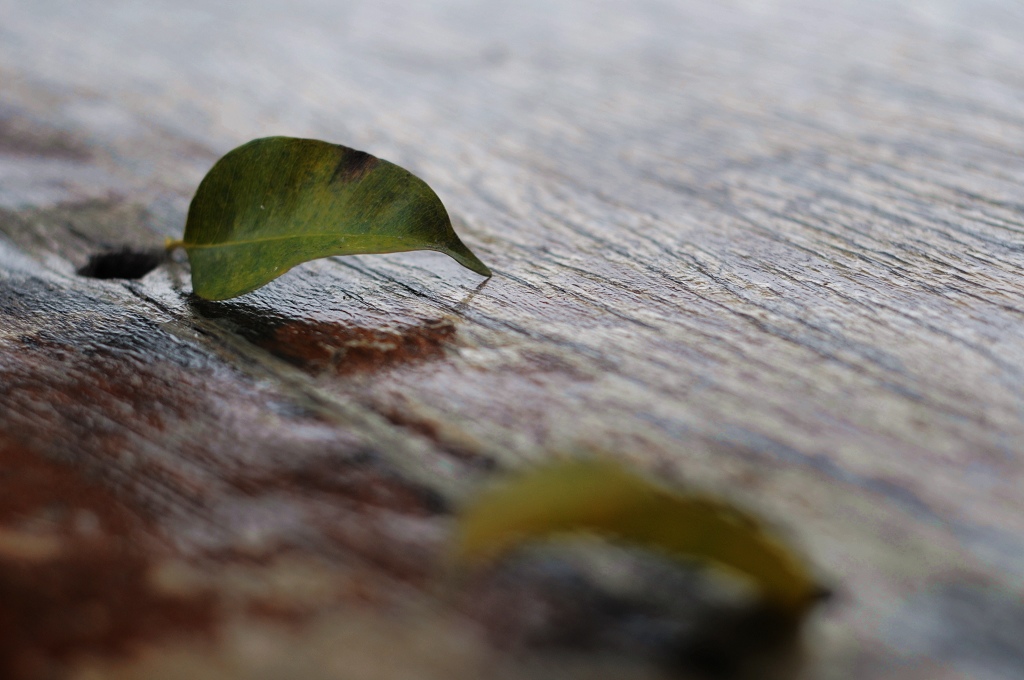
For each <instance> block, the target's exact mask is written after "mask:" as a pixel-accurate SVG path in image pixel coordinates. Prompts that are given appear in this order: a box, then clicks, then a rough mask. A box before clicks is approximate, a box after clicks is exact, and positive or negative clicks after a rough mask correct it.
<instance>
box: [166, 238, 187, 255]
mask: <svg viewBox="0 0 1024 680" xmlns="http://www.w3.org/2000/svg"><path fill="white" fill-rule="evenodd" d="M184 247H185V242H184V241H182V240H181V239H172V238H171V237H169V236H168V237H167V238H165V239H164V248H165V249H166V250H167V252H170V251H172V250H174V249H175V248H184Z"/></svg>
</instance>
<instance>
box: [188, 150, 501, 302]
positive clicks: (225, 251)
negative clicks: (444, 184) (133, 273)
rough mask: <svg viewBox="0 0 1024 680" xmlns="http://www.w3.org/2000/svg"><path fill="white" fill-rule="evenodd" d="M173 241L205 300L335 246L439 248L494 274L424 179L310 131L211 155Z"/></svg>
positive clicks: (250, 285) (246, 287)
mask: <svg viewBox="0 0 1024 680" xmlns="http://www.w3.org/2000/svg"><path fill="white" fill-rule="evenodd" d="M173 245H177V246H181V247H183V248H185V250H186V251H187V252H188V257H189V260H190V262H191V263H192V287H193V290H194V291H195V293H196V295H199V296H200V297H203V298H206V299H208V300H224V299H227V298H231V297H235V296H238V295H242V294H244V293H248V292H250V291H252V290H255V289H256V288H259V287H260V286H262V285H264V284H266V283H268V282H270V281H272V280H274V279H275V278H277V277H278V276H280V275H281V274H283V273H285V272H286V271H288V270H289V269H291V268H292V267H294V266H295V265H297V264H301V263H302V262H306V261H308V260H313V259H316V258H320V257H328V256H331V255H355V254H367V253H396V252H402V251H408V250H436V251H438V252H442V253H445V254H446V255H449V256H451V257H452V258H454V259H455V260H456V261H457V262H458V263H459V264H461V265H463V266H465V267H468V268H469V269H472V270H473V271H475V272H477V273H478V274H482V275H483V276H490V275H491V272H490V269H488V268H487V266H486V265H485V264H484V263H483V262H481V261H480V260H479V259H477V257H476V256H475V255H474V254H473V253H472V252H470V250H469V248H467V247H466V246H465V245H464V244H463V243H462V241H460V240H459V237H458V236H457V235H456V234H455V231H454V230H453V229H452V225H451V220H449V218H448V213H447V212H446V211H445V209H444V206H443V205H442V204H441V200H440V199H439V198H438V197H437V194H435V193H434V192H433V191H432V190H431V189H430V187H428V186H427V185H426V183H425V182H423V180H421V179H419V178H418V177H416V176H415V175H413V174H411V173H410V172H408V171H407V170H404V169H402V168H400V167H398V166H397V165H394V164H393V163H389V162H387V161H385V160H381V159H379V158H376V157H375V156H371V155H370V154H368V153H364V152H362V151H356V150H355V149H350V148H348V147H345V146H340V145H337V144H329V143H327V142H321V141H317V140H313V139H295V138H291V137H267V138H264V139H257V140H254V141H251V142H249V143H248V144H244V145H242V146H240V147H238V148H237V149H235V150H233V151H231V152H229V153H228V154H227V155H226V156H224V157H223V158H221V159H220V160H219V161H217V163H216V164H215V165H214V166H213V168H212V169H211V170H210V172H209V173H207V175H206V177H205V178H203V181H202V182H201V183H200V185H199V189H198V190H197V191H196V195H195V197H194V198H193V199H192V204H191V206H190V207H189V211H188V221H187V223H186V225H185V236H184V239H183V240H182V241H179V242H176V243H174V244H173Z"/></svg>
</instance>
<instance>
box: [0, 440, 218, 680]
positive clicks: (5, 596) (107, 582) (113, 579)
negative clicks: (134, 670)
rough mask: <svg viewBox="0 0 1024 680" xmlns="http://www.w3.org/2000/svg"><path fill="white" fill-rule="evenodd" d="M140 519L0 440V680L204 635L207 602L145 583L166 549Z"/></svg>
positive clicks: (68, 473) (118, 501)
mask: <svg viewBox="0 0 1024 680" xmlns="http://www.w3.org/2000/svg"><path fill="white" fill-rule="evenodd" d="M142 514H143V513H141V512H140V511H139V509H138V508H135V507H132V506H131V504H130V503H129V502H128V501H127V500H126V499H124V498H119V497H117V496H116V495H115V494H114V493H112V492H111V491H109V490H108V489H106V488H104V487H103V486H102V485H100V484H99V483H97V480H95V479H89V478H88V476H86V475H83V474H82V472H81V471H80V470H76V469H75V468H74V467H71V466H69V465H67V464H62V463H56V462H53V461H49V460H46V459H45V458H43V457H41V456H40V455H38V454H35V453H31V452H29V451H28V450H26V449H25V448H23V447H21V446H20V445H19V444H17V443H16V442H12V441H9V440H0V677H3V678H6V679H9V680H30V679H34V678H41V677H52V675H53V674H54V673H55V672H59V671H60V668H61V664H62V663H66V662H68V661H69V660H70V659H72V658H74V657H76V656H79V655H83V654H87V653H88V654H104V655H109V654H115V653H117V654H124V653H127V652H130V651H131V650H132V649H133V648H135V647H136V646H138V645H139V644H141V643H143V642H145V641H147V640H152V639H155V638H159V637H162V636H166V635H173V634H176V633H177V634H182V633H187V634H189V635H197V634H202V633H203V632H204V631H210V630H211V629H212V626H213V623H214V620H215V618H216V613H215V608H214V601H213V597H212V596H211V595H210V594H195V595H191V596H187V597H179V596H174V595H169V594H167V593H163V592H160V591H159V589H158V588H156V587H155V586H154V584H153V583H152V582H151V579H150V575H151V572H150V568H151V566H152V564H153V562H154V559H155V558H156V556H157V555H160V554H166V552H167V549H166V546H165V545H164V544H163V541H162V539H161V537H160V536H159V534H158V533H156V532H155V531H154V529H153V527H152V526H150V525H149V524H148V523H147V522H145V521H144V520H143V519H141V516H142Z"/></svg>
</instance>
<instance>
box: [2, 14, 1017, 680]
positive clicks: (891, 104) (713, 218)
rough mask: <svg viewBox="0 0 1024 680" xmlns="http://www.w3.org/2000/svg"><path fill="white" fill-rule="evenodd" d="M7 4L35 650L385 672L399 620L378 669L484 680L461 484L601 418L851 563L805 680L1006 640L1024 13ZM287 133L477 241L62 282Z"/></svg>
mask: <svg viewBox="0 0 1024 680" xmlns="http://www.w3.org/2000/svg"><path fill="white" fill-rule="evenodd" d="M0 16H2V17H3V21H2V22H0V24H2V25H0V88H2V92H3V99H2V102H0V207H2V210H3V212H2V213H0V409H2V411H0V460H2V461H3V466H4V472H3V473H2V474H0V485H2V487H0V488H2V491H0V495H2V496H3V498H5V499H7V500H0V595H2V596H3V602H2V603H0V635H3V636H4V638H5V640H6V642H0V653H2V654H3V655H4V656H5V659H7V661H6V663H7V668H6V670H8V672H10V673H14V674H21V675H20V676H18V675H16V677H43V676H44V675H45V673H49V672H55V671H54V669H55V668H57V669H58V670H60V669H63V670H62V671H61V672H67V673H69V674H71V676H75V675H76V674H77V677H156V676H155V675H154V674H155V673H156V672H158V671H160V669H167V668H171V667H175V666H174V664H180V666H178V667H188V668H192V669H193V670H194V672H195V674H194V675H193V676H190V677H207V676H204V675H202V674H203V673H207V674H208V675H210V674H213V673H214V670H212V668H213V667H214V666H211V665H210V664H215V663H220V664H221V669H222V671H223V672H224V673H228V674H231V673H233V674H234V675H235V676H237V677H264V676H260V675H258V671H257V670H256V666H255V665H252V663H251V662H250V661H248V660H246V656H247V654H248V652H247V651H246V650H247V649H249V647H246V645H253V644H256V645H257V646H259V645H260V644H262V645H263V646H264V647H265V648H266V650H267V651H266V658H267V659H270V660H271V661H268V663H277V664H281V667H280V668H281V670H280V673H282V674H284V675H293V676H294V674H295V673H300V674H301V673H302V672H307V675H306V676H305V677H357V676H358V677H390V676H388V675H386V673H387V672H388V671H387V670H380V671H379V673H380V675H379V676H374V675H372V674H371V671H369V670H367V671H365V672H362V673H356V674H351V675H347V676H345V675H344V674H341V675H338V673H340V671H337V669H335V670H332V666H331V664H332V663H333V664H343V663H344V664H352V665H351V666H350V668H358V667H359V666H358V664H359V663H367V664H370V665H371V666H372V665H373V663H375V662H380V658H381V656H388V655H389V654H391V650H392V649H393V648H394V644H393V643H391V642H385V643H383V644H382V642H381V640H382V639H384V638H386V637H387V636H390V635H400V636H404V637H402V639H403V640H406V641H407V645H406V646H407V647H415V646H416V645H420V647H419V649H420V650H421V651H420V653H412V652H410V654H409V655H408V656H402V658H401V659H400V660H396V659H398V656H401V655H394V657H395V658H394V659H390V660H389V662H392V661H393V663H395V664H398V666H395V667H394V668H391V667H390V666H388V668H391V671H390V672H393V673H399V672H400V668H399V666H400V665H401V664H403V663H407V664H409V668H414V669H417V671H418V672H419V673H420V677H449V678H450V677H478V676H479V673H480V669H481V668H489V669H491V671H493V664H494V663H496V662H494V659H493V656H492V651H489V650H490V648H489V647H488V646H487V645H486V644H484V643H482V642H479V641H478V640H476V638H474V637H473V635H471V634H469V633H466V632H465V631H464V630H463V628H462V626H464V625H465V624H464V622H460V621H459V620H458V619H457V618H456V619H452V620H451V621H449V619H448V618H444V617H442V616H441V615H440V614H438V613H437V611H436V609H435V608H434V607H436V604H432V603H434V602H435V600H434V598H433V595H431V594H430V590H429V588H428V587H427V584H428V583H431V578H432V576H431V572H430V568H429V565H431V564H432V560H433V559H434V557H435V556H436V555H437V551H438V549H439V546H440V545H442V544H443V542H444V536H445V532H446V526H447V521H448V520H447V519H445V518H444V517H445V515H444V513H443V512H442V510H443V509H444V508H445V507H446V505H447V504H448V503H450V502H451V501H453V500H455V499H457V498H459V497H460V496H461V495H462V494H464V493H466V492H467V490H468V489H470V488H472V486H473V484H475V483H476V482H477V481H478V480H479V479H480V478H482V477H483V476H484V475H485V474H486V472H487V471H488V470H489V469H490V468H491V467H493V466H494V465H498V466H502V467H512V466H517V465H521V464H523V463H526V462H529V461H540V460H544V459H546V458H549V457H552V456H557V455H565V454H570V453H573V452H577V451H591V450H600V451H606V452H610V453H612V454H614V455H616V456H619V457H622V458H624V459H628V460H630V461H633V462H635V463H636V464H638V465H640V466H643V467H645V468H647V469H650V470H655V471H658V472H659V473H660V474H663V475H665V476H668V477H671V478H674V479H678V480H682V481H684V482H686V483H688V484H691V485H693V486H695V487H699V488H702V489H710V490H717V491H719V492H722V493H725V494H727V495H729V496H731V497H734V498H736V499H737V500H738V501H740V502H742V503H744V504H746V505H748V506H750V507H753V508H755V509H757V510H758V511H760V512H762V513H763V514H765V515H766V516H767V517H769V518H771V519H773V520H774V521H775V522H777V523H778V524H779V525H781V526H782V527H784V528H785V529H786V530H787V531H788V532H789V533H790V535H792V536H793V537H794V539H795V541H796V542H797V543H798V544H799V545H800V546H802V548H803V549H804V551H805V552H807V554H808V555H809V556H810V557H811V559H812V561H813V563H814V564H815V565H816V566H817V568H818V569H819V570H820V573H821V574H822V575H823V577H824V578H826V580H828V581H829V582H831V583H833V584H835V585H836V586H837V588H838V589H839V591H840V597H839V599H838V602H837V603H835V604H834V605H833V606H830V607H829V608H828V609H827V610H826V611H824V612H822V614H821V615H820V616H819V617H818V618H817V619H816V620H814V621H813V622H812V625H811V627H810V629H809V630H808V631H807V633H808V649H809V652H810V655H811V671H810V675H811V676H812V677H820V678H847V677H865V678H867V677H872V678H911V679H917V678H922V679H923V678H929V679H932V678H947V677H948V678H954V677H986V678H988V677H992V678H1003V677H1005V678H1015V677H1018V676H1022V675H1024V657H1022V656H1021V652H1020V646H1019V644H1018V643H1019V640H1020V639H1024V601H1022V592H1024V502H1022V498H1021V495H1022V494H1021V491H1020V489H1021V487H1022V485H1024V460H1022V454H1024V368H1022V366H1024V361H1022V360H1024V276H1022V273H1024V235H1022V234H1024V189H1022V186H1024V163H1022V160H1021V159H1022V152H1024V117H1022V116H1021V113H1020V111H1021V105H1022V103H1024V81H1022V80H1021V78H1020V76H1019V64H1021V63H1024V39H1022V37H1021V36H1024V14H1022V13H1021V11H1020V9H1019V8H1018V7H1017V6H1016V4H1015V3H1012V2H1009V1H1008V0H1007V1H1002V2H999V1H995V0H991V1H982V2H970V3H968V2H966V0H950V1H949V2H944V3H936V4H934V5H932V6H930V7H928V8H923V7H921V6H919V4H918V3H912V2H909V0H908V1H905V2H888V3H870V2H853V1H848V2H847V1H837V2H812V1H811V0H790V1H782V0H779V1H777V2H760V3H753V2H751V3H738V2H737V3H718V2H696V1H694V2H685V3H659V2H654V1H653V0H652V1H649V2H647V1H641V2H624V1H621V0H610V1H609V2H605V3H600V4H595V3H586V2H574V1H570V0H564V1H560V2H550V1H549V2H543V3H541V2H520V3H516V4H515V5H514V6H502V7H490V6H487V5H480V6H476V5H472V4H468V3H458V2H452V1H448V0H432V1H431V2H428V3H427V2H422V3H415V4H413V3H409V6H406V7H402V8H396V7H392V6H390V5H386V4H382V3H378V4H361V3H352V4H341V3H337V2H327V1H323V2H321V1H318V0H297V1H294V2H290V3H284V2H281V3H277V2H271V1H270V0H263V1H261V2H253V3H248V4H246V5H245V6H244V7H243V6H227V5H225V6H216V7H210V6H209V3H199V2H192V1H191V0H189V1H183V0H177V1H176V2H152V3H147V4H146V5H145V6H139V5H138V4H137V3H128V2H111V1H109V0H103V1H102V2H100V1H98V0H92V1H87V2H82V1H79V2H74V3H72V2H52V3H18V2H13V1H12V0H0ZM269 134H288V135H293V136H310V137H316V138H322V139H326V140H330V141H334V142H338V143H342V144H347V145H349V146H353V147H356V148H360V149H365V150H367V151H369V152H372V153H374V154H376V155H378V156H380V157H382V158H386V159H389V160H392V161H394V162H396V163H399V164H400V165H402V166H404V167H407V168H409V169H411V170H412V171H414V172H416V173H417V174H418V175H419V176H421V177H423V178H424V179H425V180H427V182H428V183H429V184H430V185H431V186H432V187H433V188H434V189H435V190H436V191H437V192H438V193H439V195H440V196H441V198H442V199H443V200H444V202H445V204H446V205H447V207H448V209H449V211H450V212H451V213H452V215H453V217H454V219H455V222H456V229H457V230H458V231H459V233H460V235H461V236H462V237H463V239H464V240H465V241H466V242H467V244H468V245H469V246H470V247H471V248H472V249H473V250H474V252H476V253H477V254H479V255H480V256H481V258H482V259H483V260H484V261H485V262H487V264H489V265H490V266H491V267H492V268H493V269H494V270H495V273H496V276H495V277H494V278H493V279H492V280H489V281H487V282H486V283H483V284H480V283H479V279H478V278H477V277H475V275H473V274H471V273H468V272H464V271H460V270H459V268H458V265H456V264H454V263H450V262H447V261H445V260H446V258H445V257H444V256H442V255H437V254H422V253H414V254H403V255H392V256H379V257H352V258H332V259H328V260H322V261H318V262H314V263H310V264H308V265H304V266H302V267H300V268H298V269H296V270H294V271H293V272H291V273H289V274H288V275H286V276H285V277H283V278H282V279H280V280H278V281H276V282H274V283H272V284H271V285H269V286H268V287H266V288H264V289H261V290H259V291H257V292H255V293H253V294H251V295H248V296H245V297H243V298H240V299H238V300H236V301H229V302H226V303H216V304H214V303H202V302H199V301H196V300H194V299H192V298H190V297H189V295H188V293H189V291H190V290H191V288H190V285H189V283H188V277H187V267H186V265H185V264H184V263H181V262H176V263H168V264H165V265H163V266H161V267H158V268H157V269H156V270H154V271H153V272H152V273H150V274H148V275H147V276H145V277H144V278H143V279H141V280H138V281H120V280H99V279H90V278H84V277H80V276H77V275H76V273H75V272H76V271H77V270H78V269H79V268H81V267H82V266H84V265H85V264H86V263H87V260H88V257H89V255H90V254H94V253H97V252H99V251H102V250H105V249H117V248H120V247H121V246H131V247H133V248H158V247H159V246H160V245H161V243H162V242H163V239H164V237H166V236H170V237H178V236H180V230H181V228H182V226H183V224H184V215H185V211H186V208H187V205H188V200H189V198H190V197H191V193H192V192H193V191H194V189H195V187H196V185H197V184H198V181H199V179H200V178H201V177H202V175H203V173H204V172H205V171H206V170H207V169H208V168H209V166H210V165H211V164H212V162H213V161H214V160H215V159H216V158H217V157H218V156H219V155H220V154H223V153H224V152H226V151H228V150H229V149H231V148H232V147H234V146H235V145H237V144H239V143H242V142H244V141H246V140H248V139H251V138H254V137H259V136H265V135H269ZM58 501H59V504H57V505H55V503H57V502H58ZM26 565H29V566H26ZM111 570H114V573H115V574H117V576H116V578H112V580H110V581H104V580H103V578H106V576H104V577H103V578H99V577H98V576H94V575H95V574H108V573H110V572H111ZM76 574H78V575H79V576H76ZM296 574H297V575H298V576H296ZM122 583H123V584H124V587H123V588H118V587H116V586H119V585H120V584H122ZM11 584H15V585H11ZM82 584H92V585H89V586H83V585H82ZM147 584H149V585H147ZM154 584H155V585H154ZM83 587H85V588H86V589H87V588H89V587H91V588H95V589H96V592H95V593H93V592H91V591H88V592H86V591H83V590H82V588H83ZM71 591H74V592H76V593H78V595H76V596H74V597H72V596H70V595H68V594H67V593H68V592H71ZM14 593H22V594H24V593H32V594H33V595H32V596H28V595H25V596H24V597H21V596H20V595H19V597H21V599H18V600H17V604H9V602H14V601H15V600H11V599H9V598H13V597H14V595H13V594H14ZM83 593H84V594H83ZM76 598H77V599H76ZM363 600H370V601H372V602H374V603H376V605H379V606H376V605H375V606H373V607H369V608H367V609H365V610H362V609H359V608H358V607H354V606H353V603H357V602H360V601H363ZM409 602H413V603H415V604H414V605H412V606H413V608H414V609H415V608H416V607H419V609H417V612H419V613H418V614H416V615H415V616H413V617H412V619H410V620H412V621H414V622H415V623H406V624H403V626H404V627H400V629H401V631H402V632H397V631H398V628H396V626H397V625H398V624H396V623H395V622H394V621H392V620H391V619H388V618H387V617H386V616H382V615H381V614H380V613H379V612H380V610H381V609H387V607H390V606H395V607H397V606H399V604H398V603H409ZM403 606H404V605H403ZM5 607H6V608H5ZM142 610H145V611H146V612H149V614H146V615H145V616H143V615H142V613H141V612H142ZM342 610H343V611H344V612H347V614H342V613H339V612H341V611H342ZM354 610H358V611H360V612H363V613H361V614H353V613H351V612H352V611H354ZM67 611H71V612H74V614H68V615H67V616H65V614H67ZM31 617H35V618H31ZM89 617H92V618H91V619H90V618H89ZM68 620H75V621H85V623H82V624H81V626H80V627H78V628H75V627H74V626H68V625H67V623H66V622H67V621H68ZM90 621H91V622H92V623H89V622H90ZM282 621H290V622H293V623H294V622H296V621H299V622H305V623H304V624H303V625H305V626H306V628H304V629H302V631H303V632H301V633H294V631H293V632H291V633H286V632H283V631H285V630H286V629H285V628H282V627H281V622H282ZM311 621H312V623H311ZM26 622H30V623H26ZM288 630H291V629H288ZM14 631H21V632H17V633H15V632H14ZM26 631H28V632H26ZM206 631H220V633H219V635H220V638H219V640H220V642H219V643H216V644H213V645H212V646H204V645H203V644H200V643H199V642H197V641H196V638H195V634H199V635H203V634H205V632H206ZM129 633H130V634H129ZM190 633H191V634H192V636H191V637H190ZM177 636H184V637H183V638H182V641H181V642H180V643H179V642H177V641H176V639H177ZM453 639H454V641H453ZM12 640H13V642H10V641H12ZM252 640H262V641H263V642H262V643H254V642H252ZM339 640H345V641H347V647H346V645H345V644H342V643H340V642H338V641H339ZM424 640H426V641H428V642H424ZM416 641H418V642H416ZM432 645H433V646H438V647H439V648H440V649H442V650H444V651H441V652H437V653H432V652H428V651H423V650H424V649H427V648H429V647H431V646H432ZM143 648H145V649H148V650H149V651H148V652H147V653H146V654H145V655H143V656H142V657H138V656H137V653H138V650H139V649H143ZM341 648H347V649H348V650H349V652H350V653H349V655H348V656H346V655H345V654H344V653H342V651H339V650H340V649H341ZM352 649H358V650H360V651H359V653H354V652H351V650H352ZM126 650H128V651H133V650H134V651H133V653H135V654H136V656H135V657H132V656H126V655H125V651H126ZM296 650H300V651H296ZM295 655H298V656H295ZM300 657H301V658H307V657H309V658H316V659H320V660H321V662H310V663H312V666H311V667H303V668H305V669H306V670H305V671H303V670H302V669H301V668H298V667H296V666H294V665H292V666H288V665H287V664H295V663H299V662H298V661H296V659H297V658H300ZM215 660H216V661H215ZM380 663H383V662H380ZM55 664H56V665H55ZM2 665H3V664H0V666H2ZM285 668H287V669H289V670H283V669H285ZM382 668H383V666H382ZM224 669H227V670H224ZM160 672H167V671H166V670H164V671H160ZM218 672H219V671H218ZM494 672H498V671H494ZM502 672H504V671H502ZM525 672H526V671H523V670H522V669H521V668H511V669H510V670H508V673H509V674H510V675H509V677H523V676H522V673H525ZM536 672H540V671H536ZM565 672H566V671H564V669H561V670H558V671H552V673H555V674H556V675H557V674H558V673H565ZM580 672H581V673H582V674H583V675H584V676H585V677H594V676H593V675H592V669H587V670H584V671H580ZM616 672H625V671H616ZM516 674H520V675H516ZM175 677H181V676H180V674H179V675H176V676H175ZM218 677H219V676H218ZM395 677H398V676H397V675H395ZM619 677H621V676H619Z"/></svg>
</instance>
